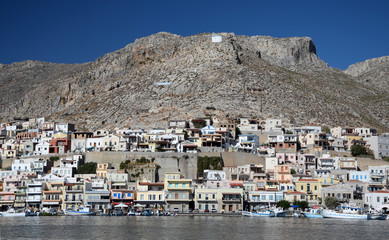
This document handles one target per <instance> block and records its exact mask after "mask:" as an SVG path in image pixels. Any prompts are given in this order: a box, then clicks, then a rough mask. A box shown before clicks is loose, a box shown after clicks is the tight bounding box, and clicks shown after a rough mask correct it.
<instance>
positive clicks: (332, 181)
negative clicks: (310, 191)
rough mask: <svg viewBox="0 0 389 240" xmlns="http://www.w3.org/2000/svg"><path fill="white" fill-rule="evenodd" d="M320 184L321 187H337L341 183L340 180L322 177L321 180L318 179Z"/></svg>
mask: <svg viewBox="0 0 389 240" xmlns="http://www.w3.org/2000/svg"><path fill="white" fill-rule="evenodd" d="M316 179H317V180H318V181H319V182H320V185H321V187H327V186H331V185H336V184H338V183H339V180H338V179H332V178H330V177H321V178H316Z"/></svg>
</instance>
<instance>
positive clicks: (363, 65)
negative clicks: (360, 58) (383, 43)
mask: <svg viewBox="0 0 389 240" xmlns="http://www.w3.org/2000/svg"><path fill="white" fill-rule="evenodd" d="M388 66H389V56H385V57H379V58H373V59H369V60H366V61H364V62H359V63H355V64H352V65H350V66H349V67H348V68H347V69H346V70H345V71H344V72H345V73H347V74H349V75H351V76H353V77H355V78H356V79H357V80H358V81H359V82H361V83H364V84H367V85H371V86H373V87H376V88H379V89H385V90H389V67H388Z"/></svg>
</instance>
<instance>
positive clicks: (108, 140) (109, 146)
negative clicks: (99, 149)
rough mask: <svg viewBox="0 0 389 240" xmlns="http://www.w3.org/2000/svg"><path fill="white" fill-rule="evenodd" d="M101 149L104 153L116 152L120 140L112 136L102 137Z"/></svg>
mask: <svg viewBox="0 0 389 240" xmlns="http://www.w3.org/2000/svg"><path fill="white" fill-rule="evenodd" d="M102 140H103V149H104V150H105V151H118V150H119V141H120V138H119V137H118V136H116V135H113V134H108V135H107V136H104V137H102Z"/></svg>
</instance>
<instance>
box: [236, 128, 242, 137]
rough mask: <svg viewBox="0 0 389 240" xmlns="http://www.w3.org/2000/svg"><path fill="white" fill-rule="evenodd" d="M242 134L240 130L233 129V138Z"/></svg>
mask: <svg viewBox="0 0 389 240" xmlns="http://www.w3.org/2000/svg"><path fill="white" fill-rule="evenodd" d="M241 134H242V132H241V131H240V129H239V128H238V127H236V128H235V137H236V138H238V136H239V135H241Z"/></svg>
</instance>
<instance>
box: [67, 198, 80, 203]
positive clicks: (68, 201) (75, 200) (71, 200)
mask: <svg viewBox="0 0 389 240" xmlns="http://www.w3.org/2000/svg"><path fill="white" fill-rule="evenodd" d="M65 203H82V199H78V200H77V199H65Z"/></svg>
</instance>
